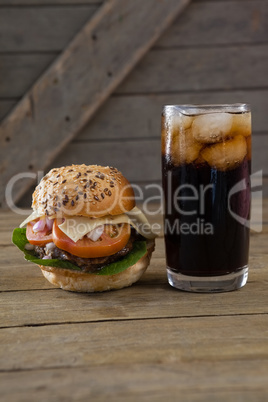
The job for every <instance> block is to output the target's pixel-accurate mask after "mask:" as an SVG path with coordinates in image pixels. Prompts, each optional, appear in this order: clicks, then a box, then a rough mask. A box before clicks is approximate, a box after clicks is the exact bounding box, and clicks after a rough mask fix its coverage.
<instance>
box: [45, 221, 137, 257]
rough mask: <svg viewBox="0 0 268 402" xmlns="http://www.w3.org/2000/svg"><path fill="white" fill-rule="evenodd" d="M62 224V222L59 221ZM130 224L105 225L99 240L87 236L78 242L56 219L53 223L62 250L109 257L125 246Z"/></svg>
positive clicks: (56, 241)
mask: <svg viewBox="0 0 268 402" xmlns="http://www.w3.org/2000/svg"><path fill="white" fill-rule="evenodd" d="M59 224H60V223H59ZM130 231H131V229H130V225H128V224H127V223H124V224H122V225H120V226H118V229H117V227H116V226H115V225H105V229H104V232H103V234H102V235H101V237H100V238H99V239H98V240H97V241H92V240H90V239H89V238H88V237H87V236H84V237H83V239H81V240H78V241H77V242H76V243H75V242H74V241H73V240H71V239H70V238H69V237H68V236H67V235H66V234H65V233H63V232H62V231H61V229H60V228H59V226H58V223H57V222H56V220H55V221H54V224H53V229H52V237H53V242H54V243H55V244H56V246H57V247H58V248H60V249H62V250H65V251H68V252H69V253H71V254H73V255H76V256H77V257H82V258H97V257H107V256H109V255H112V254H115V253H117V252H118V251H120V250H121V249H122V248H124V247H125V245H126V244H127V242H128V240H129V237H130Z"/></svg>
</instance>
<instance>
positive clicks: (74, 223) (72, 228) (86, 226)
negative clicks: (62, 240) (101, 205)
mask: <svg viewBox="0 0 268 402" xmlns="http://www.w3.org/2000/svg"><path fill="white" fill-rule="evenodd" d="M133 209H135V211H133V210H132V211H131V213H127V214H121V215H115V216H112V215H109V216H104V217H102V218H87V217H83V216H75V217H68V218H66V217H65V221H64V222H63V223H62V224H61V225H59V228H60V229H61V230H62V232H63V233H65V234H66V235H67V236H68V237H69V238H70V239H72V240H73V241H74V242H77V241H78V240H80V239H82V238H83V237H84V236H85V235H86V234H88V233H89V232H91V230H94V229H95V228H96V227H98V226H100V225H105V224H111V225H117V224H119V223H128V224H129V225H132V226H133V227H134V228H135V229H136V230H137V232H138V233H140V234H141V235H142V236H144V237H145V238H147V239H153V238H155V237H156V235H155V234H154V233H153V231H152V228H151V225H150V224H149V222H148V220H147V218H146V217H145V215H144V214H143V213H142V212H141V211H140V210H138V208H136V207H135V208H133ZM129 215H131V216H129Z"/></svg>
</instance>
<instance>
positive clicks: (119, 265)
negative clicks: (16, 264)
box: [12, 228, 147, 275]
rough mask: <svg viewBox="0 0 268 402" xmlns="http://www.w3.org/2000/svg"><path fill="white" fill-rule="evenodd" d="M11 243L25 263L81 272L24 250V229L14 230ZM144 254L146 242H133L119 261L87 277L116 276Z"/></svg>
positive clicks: (26, 241) (66, 263)
mask: <svg viewBox="0 0 268 402" xmlns="http://www.w3.org/2000/svg"><path fill="white" fill-rule="evenodd" d="M12 242H13V243H14V244H15V246H17V247H18V248H19V249H20V250H21V251H22V252H23V253H24V258H25V259H26V260H27V261H30V262H33V263H34V264H38V265H44V266H49V267H56V268H65V269H71V270H74V271H79V272H83V271H82V269H81V268H79V267H77V266H76V265H74V264H72V263H71V262H69V261H64V260H59V259H51V260H42V259H41V258H38V257H37V256H36V255H35V253H34V251H33V250H25V245H26V244H27V243H29V242H28V240H27V237H26V229H25V228H22V229H20V228H16V229H14V231H13V235H12ZM146 252H147V247H146V241H135V242H134V243H133V249H132V250H131V251H130V252H129V253H128V254H127V255H126V256H125V257H123V258H122V259H121V260H119V261H116V262H113V263H111V264H108V265H106V266H105V267H103V268H102V269H101V270H100V271H97V272H94V274H91V273H88V274H87V275H115V274H118V273H119V272H122V271H124V270H125V269H127V268H129V267H130V266H131V265H134V264H136V262H137V261H138V260H139V259H140V258H141V257H143V256H144V255H145V254H146Z"/></svg>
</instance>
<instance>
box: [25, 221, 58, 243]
mask: <svg viewBox="0 0 268 402" xmlns="http://www.w3.org/2000/svg"><path fill="white" fill-rule="evenodd" d="M35 223H36V221H32V222H29V223H28V224H27V228H26V237H27V240H28V242H29V243H31V244H34V245H37V246H44V245H45V244H47V243H50V242H52V241H53V240H52V232H51V230H50V231H49V232H48V231H47V229H45V230H43V231H41V232H34V231H33V226H34V224H35Z"/></svg>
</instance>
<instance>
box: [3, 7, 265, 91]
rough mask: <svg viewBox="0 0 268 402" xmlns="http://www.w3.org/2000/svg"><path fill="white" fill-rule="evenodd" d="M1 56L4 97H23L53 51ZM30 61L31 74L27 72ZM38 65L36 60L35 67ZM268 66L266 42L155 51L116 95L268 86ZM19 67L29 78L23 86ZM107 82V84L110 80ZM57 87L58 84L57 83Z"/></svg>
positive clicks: (149, 54) (151, 52) (236, 89)
mask: <svg viewBox="0 0 268 402" xmlns="http://www.w3.org/2000/svg"><path fill="white" fill-rule="evenodd" d="M150 1H153V0H150ZM2 57H3V64H2V63H1V64H2V67H1V74H2V75H3V76H7V74H8V76H7V77H8V78H9V86H10V88H9V89H8V86H7V84H6V83H4V82H2V81H1V83H0V97H10V96H12V97H20V96H22V95H23V94H24V92H23V91H24V87H25V86H27V87H29V85H31V84H32V82H33V79H34V78H33V77H36V76H38V75H39V74H40V68H41V67H40V66H43V67H42V68H43V69H44V68H45V67H46V66H45V62H46V60H53V59H54V58H55V53H46V54H34V55H32V54H20V55H17V54H5V55H3V56H1V60H2ZM44 57H46V59H44ZM43 60H44V61H43ZM84 62H85V61H84ZM28 63H29V65H30V72H27V65H28ZM35 63H37V67H36V69H35ZM267 69H268V45H264V44H261V45H258V44H256V45H255V46H246V45H245V46H243V47H239V46H226V47H209V48H207V47H204V48H200V47H198V48H189V49H188V48H184V49H158V50H157V49H154V50H152V51H150V52H149V53H148V54H147V55H146V57H145V58H144V59H143V60H142V62H141V63H139V65H138V66H137V68H136V69H135V71H134V72H133V73H132V74H131V75H130V76H129V77H128V79H127V80H125V81H124V82H123V84H122V85H120V86H119V87H118V89H117V90H116V94H117V96H118V95H119V94H124V95H129V94H135V95H138V94H139V95H142V94H145V93H148V94H163V93H173V94H176V93H180V92H190V91H191V92H193V91H198V92H199V91H208V90H209V91H211V90H213V91H215V92H216V91H217V92H220V91H223V90H224V91H228V92H230V91H242V90H243V91H248V90H256V89H259V90H266V89H267V87H268V78H267V74H266V71H267ZM25 70H26V71H25ZM17 71H19V73H20V76H21V77H22V78H23V79H24V80H25V84H23V86H22V84H21V83H20V79H21V78H19V77H18V76H17ZM103 78H104V77H103ZM253 78H254V79H253ZM105 81H106V82H107V78H106V79H105ZM55 87H56V88H58V86H57V85H55ZM55 90H56V89H55ZM192 96H194V94H192Z"/></svg>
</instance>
